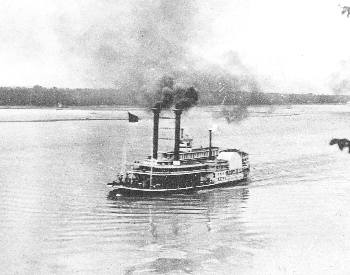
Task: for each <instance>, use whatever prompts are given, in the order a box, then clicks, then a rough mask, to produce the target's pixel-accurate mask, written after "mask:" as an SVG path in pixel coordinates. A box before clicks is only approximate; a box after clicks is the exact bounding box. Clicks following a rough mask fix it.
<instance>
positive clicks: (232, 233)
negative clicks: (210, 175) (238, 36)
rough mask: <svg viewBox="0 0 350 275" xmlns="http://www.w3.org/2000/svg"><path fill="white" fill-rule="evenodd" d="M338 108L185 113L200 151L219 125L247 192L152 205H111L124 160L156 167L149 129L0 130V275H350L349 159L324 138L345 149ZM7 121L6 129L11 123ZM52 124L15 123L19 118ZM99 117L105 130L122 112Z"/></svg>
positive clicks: (344, 122) (343, 115) (343, 119)
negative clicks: (245, 165) (246, 169)
mask: <svg viewBox="0 0 350 275" xmlns="http://www.w3.org/2000/svg"><path fill="white" fill-rule="evenodd" d="M345 107H346V106H345ZM345 107H342V106H302V107H292V108H291V109H279V110H276V113H278V114H280V113H288V112H291V113H293V114H294V113H298V114H300V115H298V116H294V115H293V116H289V115H286V116H271V117H268V116H262V117H258V116H251V117H248V118H246V119H245V120H243V121H242V122H241V123H240V124H235V123H232V124H227V122H226V121H225V120H224V119H222V118H221V119H215V118H213V116H212V113H211V111H213V110H214V111H215V108H202V109H201V108H197V109H192V110H190V111H188V112H187V113H186V114H185V115H184V116H183V124H182V125H183V126H184V127H185V129H186V130H187V132H188V133H189V134H190V135H191V136H193V138H194V141H195V143H196V144H195V146H197V145H205V144H206V142H207V140H208V137H207V135H206V134H205V133H204V134H203V129H205V128H207V129H209V128H211V127H212V126H213V125H214V124H215V125H217V126H218V129H220V130H218V131H216V132H215V133H214V144H215V145H216V146H221V147H232V146H234V147H238V148H240V149H242V150H245V151H247V152H249V153H250V158H251V165H252V173H251V177H250V181H248V182H247V183H246V184H245V185H240V186H236V187H231V188H223V189H216V190H209V191H204V192H200V193H195V194H191V195H177V196H170V197H159V198H124V197H115V196H113V194H112V193H110V190H109V189H108V186H107V185H106V183H107V182H110V181H111V180H113V179H114V178H115V176H116V174H117V172H119V170H120V167H121V165H122V160H121V159H122V158H121V156H122V155H123V148H125V147H127V160H128V161H133V160H137V159H138V158H140V157H144V156H146V155H148V154H150V146H149V145H150V142H151V131H152V127H151V120H150V119H147V117H146V118H144V119H141V121H140V122H139V123H137V124H136V125H134V124H133V125H130V124H128V123H127V122H126V121H117V120H116V121H108V120H106V121H84V122H77V121H75V122H74V121H67V122H64V121H61V122H52V123H40V122H36V123H20V124H19V123H17V124H16V123H14V124H11V123H2V124H1V126H2V130H1V131H0V139H1V141H2V142H1V143H0V159H1V162H0V220H1V222H0V247H1V249H0V274H84V275H85V274H235V273H239V274H281V273H282V274H293V273H294V274H346V273H347V272H348V270H350V265H349V263H348V261H347V259H348V258H349V257H350V241H349V240H350V233H349V230H348V228H349V227H350V213H349V211H347V209H349V206H350V205H349V199H348V197H349V196H348V195H349V193H350V185H349V182H348V181H349V180H348V179H349V178H350V169H346V168H347V167H349V166H350V157H349V154H348V153H347V152H341V151H340V150H339V149H338V148H336V147H335V146H329V140H330V139H331V138H332V137H350V132H349V127H348V119H349V114H350V110H347V109H344V108H345ZM3 111H4V110H2V111H1V110H0V119H1V118H2V117H4V120H10V119H9V118H8V116H14V115H15V114H14V112H13V111H11V112H10V114H8V113H6V114H5V113H3ZM216 111H218V110H216ZM219 111H220V110H219ZM255 111H256V113H259V112H260V110H258V109H256V110H255ZM55 112H56V111H55V110H41V111H40V110H21V112H19V113H18V114H17V113H16V115H17V116H18V117H16V119H18V120H19V119H21V120H23V119H25V118H26V117H29V118H30V119H32V120H36V119H38V118H40V119H45V117H49V118H55V116H56V114H55ZM82 112H83V113H84V112H90V111H86V110H85V111H82ZM94 112H95V113H96V114H94V115H96V116H101V117H106V118H108V117H118V116H121V115H123V114H124V113H125V110H123V111H122V112H123V113H118V111H110V110H109V111H98V110H94ZM139 112H140V111H139ZM59 113H60V114H59V116H60V117H64V118H70V116H72V115H74V116H77V117H80V116H83V114H82V113H80V111H79V110H67V111H65V110H61V111H59ZM139 115H140V117H141V118H142V117H143V116H142V114H139ZM164 115H165V116H166V115H167V114H164ZM5 118H6V119H5ZM193 121H196V123H193ZM161 123H162V125H161V128H162V127H163V128H170V127H171V126H172V123H173V121H172V120H166V121H162V122H161ZM165 134H166V133H165ZM166 146H169V144H166V143H162V144H160V147H161V148H162V147H164V149H165V148H166ZM169 147H170V148H171V147H172V145H171V144H170V146H169ZM169 147H168V148H169Z"/></svg>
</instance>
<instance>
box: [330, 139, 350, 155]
mask: <svg viewBox="0 0 350 275" xmlns="http://www.w3.org/2000/svg"><path fill="white" fill-rule="evenodd" d="M329 144H330V145H334V144H338V147H339V149H340V150H342V151H343V149H344V148H345V147H348V148H349V154H350V140H348V139H346V138H342V139H338V138H334V139H332V140H331V142H330V143H329Z"/></svg>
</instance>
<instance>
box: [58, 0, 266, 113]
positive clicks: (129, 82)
mask: <svg viewBox="0 0 350 275" xmlns="http://www.w3.org/2000/svg"><path fill="white" fill-rule="evenodd" d="M102 7H103V8H99V7H96V9H97V12H100V15H98V16H96V18H92V19H89V21H88V22H90V25H88V26H86V25H83V26H79V25H78V26H75V23H77V22H75V21H74V19H72V18H73V17H67V16H63V15H62V16H60V18H59V21H60V22H59V23H60V24H57V27H56V30H57V32H58V33H59V36H60V39H61V42H62V43H61V44H62V45H63V47H64V49H63V52H65V53H66V54H67V56H66V60H69V61H70V62H72V66H78V65H77V64H80V63H81V64H86V67H84V68H80V70H81V71H83V72H84V73H83V74H84V75H86V83H88V84H89V86H95V87H115V88H117V89H119V90H124V91H125V90H126V91H128V93H129V94H130V97H132V98H133V99H134V101H135V103H138V104H140V105H144V106H148V107H151V106H154V104H155V103H156V102H157V104H158V105H159V104H161V106H162V108H169V107H171V106H172V105H174V104H176V105H177V106H175V107H178V108H180V107H181V108H189V107H190V106H192V105H194V104H196V103H197V102H198V100H199V97H198V93H197V90H198V91H199V92H200V100H201V102H202V103H204V104H205V103H212V102H222V101H223V100H224V99H225V97H226V99H227V100H229V99H232V98H233V97H236V92H256V91H260V88H259V87H260V86H259V84H258V81H257V80H256V79H255V77H254V76H253V74H252V73H251V72H250V70H249V69H248V68H247V67H246V66H244V65H243V62H242V61H241V59H240V57H239V55H238V53H236V52H228V53H226V55H225V56H223V57H222V60H221V63H217V64H212V63H209V62H208V61H205V60H202V59H199V58H198V57H194V55H193V52H192V50H193V49H192V46H193V45H196V44H198V43H200V42H199V39H208V37H204V36H209V34H207V33H210V31H209V30H208V29H206V27H205V26H204V25H205V24H198V21H197V14H198V11H199V1H184V0H172V1H168V0H149V1H142V0H132V1H130V2H129V1H128V2H125V1H121V0H116V1H115V2H113V4H112V2H110V3H108V5H107V4H106V5H102ZM106 7H108V8H106ZM99 9H101V10H99ZM97 12H96V13H97ZM82 14H83V13H82ZM84 15H85V14H84ZM78 16H79V15H77V17H78ZM80 16H81V15H80ZM85 16H86V15H85ZM83 19H84V18H83ZM75 20H76V19H75ZM91 22H94V23H91ZM72 31H73V33H72ZM199 35H201V37H200V38H199ZM193 87H196V89H194V88H193ZM222 87H225V93H226V94H224V93H218V91H219V90H220V89H221V88H222ZM239 100H240V101H242V102H240V103H239V105H240V106H245V105H246V103H245V102H244V100H245V99H239Z"/></svg>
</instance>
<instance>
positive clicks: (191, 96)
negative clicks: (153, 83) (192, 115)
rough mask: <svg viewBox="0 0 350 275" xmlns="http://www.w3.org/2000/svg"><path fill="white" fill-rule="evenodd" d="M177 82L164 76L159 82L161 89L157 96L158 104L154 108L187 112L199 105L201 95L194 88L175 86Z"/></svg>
mask: <svg viewBox="0 0 350 275" xmlns="http://www.w3.org/2000/svg"><path fill="white" fill-rule="evenodd" d="M174 83H175V81H174V79H173V78H172V77H170V76H163V77H162V78H161V80H160V81H159V84H158V85H159V88H158V90H157V92H156V94H155V99H156V101H157V102H156V103H155V104H154V105H153V106H152V107H153V108H158V109H169V108H171V107H174V108H176V109H182V110H186V109H189V108H191V107H193V106H194V105H196V104H197V103H198V99H199V95H198V92H197V90H196V89H195V88H194V87H186V86H184V85H180V84H174Z"/></svg>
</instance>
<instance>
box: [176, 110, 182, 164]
mask: <svg viewBox="0 0 350 275" xmlns="http://www.w3.org/2000/svg"><path fill="white" fill-rule="evenodd" d="M174 113H175V145H174V161H178V160H179V159H180V131H181V128H180V124H181V114H182V109H175V110H174Z"/></svg>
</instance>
